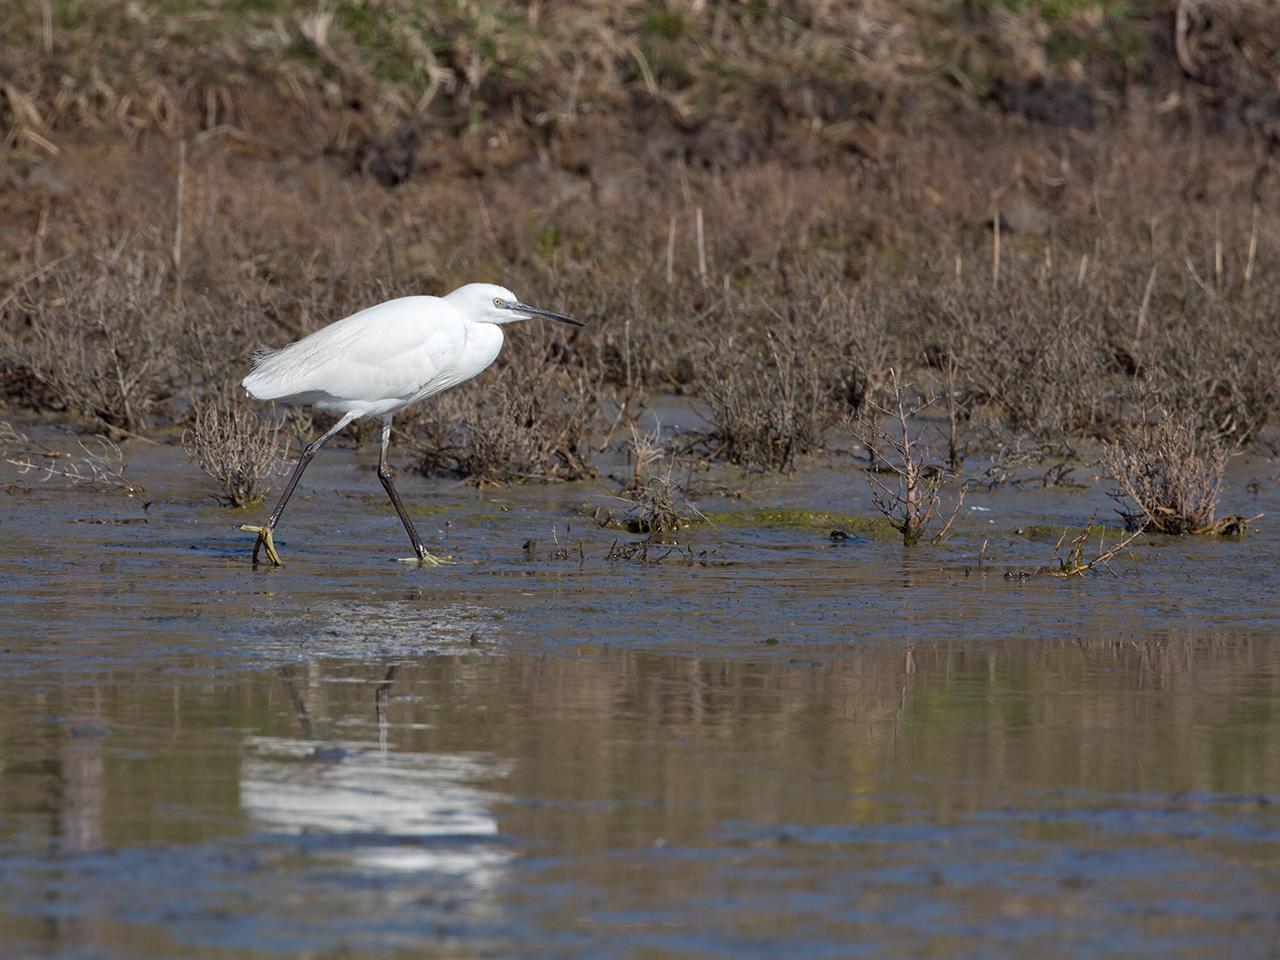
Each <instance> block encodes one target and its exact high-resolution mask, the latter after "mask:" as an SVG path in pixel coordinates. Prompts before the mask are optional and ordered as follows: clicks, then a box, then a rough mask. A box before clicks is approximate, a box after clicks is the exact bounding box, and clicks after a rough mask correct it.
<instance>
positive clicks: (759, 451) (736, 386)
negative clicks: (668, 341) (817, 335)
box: [702, 329, 830, 473]
mask: <svg viewBox="0 0 1280 960" xmlns="http://www.w3.org/2000/svg"><path fill="white" fill-rule="evenodd" d="M761 339H762V342H761V343H758V344H752V343H751V342H750V341H747V342H745V343H744V342H743V341H742V340H735V339H734V338H732V337H727V338H725V339H724V340H722V341H721V342H720V347H719V350H720V353H719V356H718V357H716V358H715V359H714V360H713V361H712V364H713V368H712V370H711V371H710V374H709V376H707V378H706V380H705V381H704V383H703V390H702V394H703V396H704V398H705V399H706V402H707V407H708V414H709V417H710V419H711V422H712V425H713V426H712V429H711V431H710V433H709V434H708V436H707V442H708V446H709V448H710V452H711V455H712V456H713V457H720V458H723V459H725V460H727V461H729V462H730V463H734V464H737V465H739V466H742V467H748V468H760V469H765V470H778V471H781V472H784V473H789V472H791V471H792V470H794V469H795V466H796V458H797V457H799V456H802V455H804V454H806V453H810V452H811V451H813V450H816V449H817V448H818V447H819V446H820V445H821V443H822V434H823V430H824V428H825V426H826V423H827V418H828V417H829V416H830V414H829V411H828V410H827V409H826V407H825V404H824V403H823V385H822V372H821V366H820V363H821V360H820V358H819V357H817V356H815V355H814V353H813V351H812V350H811V349H809V347H808V345H807V344H806V343H805V342H804V341H803V339H802V338H800V337H798V336H796V334H795V333H794V331H789V330H786V329H783V330H781V331H780V332H778V333H775V332H774V331H772V330H766V331H765V333H764V336H763V337H762V338H761Z"/></svg>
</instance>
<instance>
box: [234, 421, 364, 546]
mask: <svg viewBox="0 0 1280 960" xmlns="http://www.w3.org/2000/svg"><path fill="white" fill-rule="evenodd" d="M354 419H355V416H354V415H353V414H350V413H348V414H345V415H344V416H343V417H342V419H341V420H339V421H338V422H337V423H336V424H334V425H333V427H332V428H331V429H329V430H328V431H327V432H326V433H325V434H324V435H323V436H320V437H317V438H316V439H314V440H312V441H311V442H310V443H308V444H307V445H306V446H305V447H304V448H303V449H302V456H301V457H299V458H298V465H297V466H296V467H294V468H293V473H291V474H289V482H288V483H286V484H285V486H284V493H282V494H281V495H280V500H279V502H278V503H276V506H275V509H274V510H272V511H271V515H270V516H269V517H267V522H266V523H265V524H263V525H262V526H261V527H251V526H242V527H241V528H240V529H241V530H244V531H245V532H246V533H256V534H257V535H258V542H257V543H255V544H254V545H253V562H254V563H255V564H256V563H257V562H258V553H259V551H261V550H262V549H263V548H264V547H265V548H266V550H267V559H268V560H270V561H271V563H272V564H274V565H275V566H277V567H278V566H280V565H281V561H280V555H279V554H278V553H276V547H275V544H274V543H273V542H272V538H271V532H272V531H273V530H275V528H276V524H277V523H279V522H280V517H281V516H282V515H283V514H284V508H285V507H286V506H287V505H288V503H289V498H290V497H292V496H293V491H294V488H296V487H297V486H298V481H299V480H301V479H302V471H304V470H306V469H307V464H309V463H310V462H311V461H312V459H313V458H314V457H315V455H316V454H317V453H319V452H320V448H321V447H323V446H324V445H325V443H327V442H328V440H329V438H331V437H332V436H333V435H334V434H335V433H337V432H338V431H339V430H341V429H342V428H343V427H345V426H346V425H347V424H349V423H350V422H351V421H352V420H354Z"/></svg>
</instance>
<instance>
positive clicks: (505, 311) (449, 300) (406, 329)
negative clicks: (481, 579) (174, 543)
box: [240, 283, 584, 566]
mask: <svg viewBox="0 0 1280 960" xmlns="http://www.w3.org/2000/svg"><path fill="white" fill-rule="evenodd" d="M534 317H546V318H548V319H551V320H558V321H560V322H561V323H567V324H570V325H571V326H575V327H581V326H584V324H583V322H582V321H581V320H574V319H573V318H572V317H566V316H565V315H564V314H562V313H555V312H554V311H551V310H543V309H542V308H540V307H531V306H529V305H527V304H524V303H521V302H520V301H519V299H518V298H517V297H516V295H515V294H514V293H512V292H511V291H510V290H508V289H506V288H505V287H500V286H497V285H495V284H492V283H469V284H467V285H466V286H463V287H459V288H458V289H457V290H454V291H453V292H452V293H450V294H449V295H448V296H445V297H401V298H399V299H397V300H388V301H387V302H386V303H380V304H378V305H377V306H376V307H370V308H369V309H367V310H361V311H360V312H359V313H353V314H352V315H351V316H349V317H346V318H345V319H343V320H338V321H336V322H334V323H331V324H329V326H327V327H324V328H323V329H320V330H317V331H316V332H315V333H313V334H311V335H310V336H306V337H303V338H302V339H301V340H299V341H297V342H296V343H291V344H289V345H288V346H287V347H282V348H281V349H279V350H269V351H265V352H263V353H260V354H258V355H257V356H255V357H254V366H253V372H252V373H250V374H249V375H248V376H247V377H245V378H244V380H243V381H242V385H243V386H244V388H245V390H247V391H248V392H249V395H250V396H251V397H253V398H254V399H255V400H277V401H280V402H282V403H300V404H311V405H312V406H314V407H316V409H318V410H324V411H326V412H329V413H336V414H339V415H340V416H339V419H338V422H337V423H335V424H334V425H333V427H332V428H331V429H330V430H329V431H328V432H327V433H325V434H324V435H323V436H320V437H317V438H316V439H315V440H313V441H311V443H309V444H307V446H306V448H305V449H303V451H302V456H301V457H300V458H299V459H298V465H297V466H296V467H294V468H293V473H292V474H291V475H290V476H289V482H288V483H287V484H286V485H285V488H284V494H283V495H282V496H281V497H280V502H279V503H277V504H276V506H275V509H274V510H272V511H271V515H270V516H269V517H267V521H266V523H264V524H263V525H262V526H260V527H252V526H242V527H241V528H240V529H241V530H244V531H245V532H247V533H256V534H257V535H258V540H257V542H256V543H255V544H254V545H253V560H254V563H257V562H258V553H259V552H260V551H262V550H264V549H265V550H266V554H267V559H268V560H270V561H271V563H273V564H275V565H277V566H279V565H280V562H281V561H280V554H279V553H277V552H276V548H275V544H274V543H273V542H272V538H271V534H272V531H273V530H274V529H275V527H276V524H277V523H279V522H280V516H281V514H283V513H284V508H285V505H286V504H287V503H288V502H289V497H290V496H291V495H292V494H293V489H294V487H296V486H297V485H298V480H299V478H300V477H301V476H302V471H303V470H305V469H306V468H307V464H308V463H310V462H311V459H312V457H314V456H315V455H316V453H317V451H319V449H320V448H321V447H322V446H324V444H325V442H326V441H327V440H328V439H329V438H330V437H332V436H333V435H334V434H335V433H337V432H338V431H339V430H341V429H342V428H343V427H345V426H346V425H347V424H349V423H351V422H352V421H354V420H358V419H359V418H360V417H373V416H377V417H381V418H382V450H381V453H380V454H379V456H378V468H377V472H378V479H379V480H381V481H382V485H383V487H385V488H386V491H387V495H388V496H389V497H391V503H392V505H393V506H394V507H395V508H396V513H398V514H399V515H400V522H401V523H403V524H404V529H405V532H406V533H408V534H409V540H410V541H412V543H413V550H414V553H415V554H416V556H414V557H410V558H408V559H407V560H406V562H408V563H425V564H431V565H433V566H437V565H439V564H440V563H442V562H443V561H441V560H440V559H438V558H436V557H433V556H432V555H431V554H430V553H428V552H427V548H426V547H424V546H423V545H422V538H421V537H419V536H418V531H417V530H415V529H414V526H413V521H412V520H410V519H409V514H408V513H406V512H405V509H404V504H403V503H402V502H401V500H400V494H399V493H397V492H396V485H395V482H394V480H393V479H392V472H391V467H390V465H389V464H388V463H387V446H388V444H389V443H390V441H391V417H392V414H394V413H395V412H396V411H397V410H400V409H402V408H404V407H407V406H408V405H409V404H411V403H416V402H417V401H419V400H423V399H425V398H427V397H431V396H434V395H435V394H437V393H440V392H442V391H444V390H448V389H449V388H450V387H455V386H457V385H458V384H460V383H463V382H464V381H466V380H470V379H471V378H472V377H474V376H476V375H477V374H478V373H480V372H481V371H483V370H484V369H485V368H486V367H488V366H489V364H491V363H493V361H494V360H495V359H497V356H498V351H499V350H501V349H502V339H503V336H502V325H503V324H506V323H512V322H513V321H516V320H529V319H532V318H534Z"/></svg>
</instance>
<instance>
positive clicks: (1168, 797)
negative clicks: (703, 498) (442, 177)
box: [0, 448, 1280, 958]
mask: <svg viewBox="0 0 1280 960" xmlns="http://www.w3.org/2000/svg"><path fill="white" fill-rule="evenodd" d="M368 467H369V464H368V463H367V462H366V457H365V456H364V455H356V454H353V453H352V452H351V451H344V450H334V451H326V452H325V455H324V456H323V457H322V458H321V459H320V460H318V461H317V463H316V465H315V466H314V467H313V468H312V471H311V472H310V473H309V474H308V478H307V482H306V483H304V485H303V489H302V493H303V494H305V495H306V499H296V500H295V502H294V503H293V504H292V505H291V508H290V512H289V513H288V514H287V515H286V518H285V523H284V527H283V529H282V531H281V533H280V535H279V537H278V538H277V543H278V545H279V546H280V549H281V552H282V554H283V555H284V557H285V560H286V562H287V566H286V567H285V568H283V569H282V570H275V571H270V570H258V571H254V570H252V569H251V568H250V567H249V565H248V563H247V551H248V548H249V546H250V545H251V543H250V539H249V538H247V537H246V536H245V535H243V534H240V533H239V532H238V531H236V529H235V527H236V525H237V524H238V523H240V522H244V520H245V519H246V518H245V517H242V516H239V515H236V514H233V513H231V512H229V511H226V510H222V509H220V508H217V507H214V506H211V505H209V501H207V499H206V500H202V497H203V495H204V493H205V492H206V491H205V488H204V487H203V486H202V485H201V484H200V483H199V482H198V481H197V480H196V479H195V477H194V476H193V473H192V470H191V469H190V468H189V467H187V466H186V465H185V464H184V463H183V462H182V460H181V455H180V454H178V453H176V452H175V451H173V450H171V449H168V448H160V449H155V448H147V449H144V450H140V451H138V452H137V453H136V454H135V459H134V462H133V464H132V467H131V470H132V473H133V476H134V478H135V479H137V480H139V481H140V482H142V483H144V484H145V485H146V487H147V496H148V497H149V498H154V500H153V503H152V505H151V506H150V508H149V509H148V510H147V511H146V512H145V513H144V512H143V510H142V509H141V507H140V505H139V504H138V503H136V502H134V501H130V500H128V499H127V498H123V497H119V496H108V495H101V494H93V493H88V492H82V491H67V490H61V489H55V488H53V487H50V486H48V485H43V484H39V483H32V482H28V481H24V480H22V479H21V478H18V479H17V481H16V486H14V487H12V488H10V492H9V493H8V494H6V495H0V524H2V525H3V530H4V531H5V536H4V537H3V538H2V539H0V591H2V593H3V606H2V607H0V644H2V646H0V657H2V659H0V664H2V666H3V670H2V672H0V771H2V775H0V955H3V956H33V957H95V958H96V957H109V958H114V957H122V958H123V957H185V956H197V957H221V956H244V955H257V954H261V955H263V956H280V955H293V954H298V953H303V952H305V953H307V954H309V955H311V956H368V955H377V954H393V955H404V956H423V955H429V956H456V957H472V956H485V957H488V956H493V957H509V956H535V957H543V956H545V957H595V956H604V957H636V958H659V957H662V958H666V957H795V956H805V957H860V956H866V957H904V956H947V957H959V956H965V957H1028V958H1030V957H1036V958H1044V957H1050V958H1052V957H1205V958H1209V957H1214V958H1217V957H1226V956H1232V957H1275V956H1278V955H1280V954H1278V953H1277V949H1278V947H1280V642H1277V630H1278V628H1280V612H1278V610H1277V605H1276V603H1275V599H1276V596H1277V588H1278V587H1280V568H1278V566H1277V561H1276V557H1277V555H1278V554H1277V547H1278V546H1280V543H1278V542H1277V538H1276V536H1275V534H1274V533H1272V532H1271V527H1270V526H1268V525H1267V524H1265V523H1264V525H1263V527H1262V528H1261V530H1260V531H1258V532H1257V533H1256V535H1255V536H1253V537H1251V538H1250V539H1248V540H1246V541H1244V542H1243V543H1240V542H1225V541H1224V542H1186V541H1168V542H1164V543H1159V544H1155V545H1151V546H1146V547H1143V548H1141V549H1140V550H1139V551H1137V552H1136V553H1135V554H1134V555H1133V557H1132V558H1130V560H1128V561H1127V562H1125V563H1122V564H1120V565H1119V566H1118V568H1117V571H1116V572H1117V573H1118V574H1120V576H1118V577H1115V578H1111V577H1097V578H1091V579H1087V580H1083V581H1078V582H1060V581H1056V580H1051V579H1044V578H1040V579H1033V580H1029V581H1026V582H1020V581H1017V580H1011V579H1008V578H1007V577H1006V576H1005V574H1006V573H1008V572H1010V571H1016V570H1025V569H1029V568H1032V567H1034V566H1036V565H1039V564H1043V563H1044V562H1045V561H1046V560H1047V559H1048V556H1049V554H1050V552H1051V551H1052V548H1053V541H1054V540H1055V539H1056V536H1057V534H1056V533H1054V532H1053V531H1051V530H1048V529H1038V528H1035V527H1033V526H1031V525H1032V524H1034V523H1049V524H1064V523H1081V522H1084V521H1087V520H1088V519H1089V517H1090V516H1092V515H1093V514H1094V512H1095V511H1099V516H1101V515H1102V513H1103V512H1105V511H1106V509H1107V507H1106V500H1105V497H1104V496H1102V495H1101V493H1099V492H1097V491H1092V492H1072V491H1037V492H1030V491H1026V492H1020V491H1016V490H1008V489H1006V490H1002V491H997V492H995V493H992V494H989V495H985V496H984V495H978V494H975V495H972V496H971V497H970V500H969V506H970V507H973V508H976V509H971V510H967V511H966V514H965V517H964V519H963V521H962V522H961V524H960V534H959V536H957V537H956V538H955V540H954V541H953V542H952V543H950V544H948V545H945V546H943V547H939V548H933V549H923V548H922V549H917V550H916V551H913V552H910V553H904V551H903V549H902V548H901V546H900V545H897V544H894V543H892V542H890V541H888V540H886V539H883V538H880V537H878V536H877V534H876V530H875V529H874V527H867V528H866V529H864V530H863V531H862V536H855V537H854V538H853V539H850V540H848V541H844V542H840V543H833V542H832V541H831V540H830V539H829V538H828V537H827V534H828V533H829V530H830V528H831V526H842V527H853V526H856V524H857V520H858V518H859V517H861V516H865V515H866V513H867V507H866V503H865V500H864V494H863V492H862V491H861V490H860V489H859V485H858V484H857V483H854V482H851V481H850V479H849V477H848V475H847V474H846V473H844V472H842V471H840V470H839V469H838V468H834V467H833V468H827V469H815V470H812V471H809V472H808V473H806V474H805V475H803V476H801V477H798V478H796V479H794V480H791V481H786V482H771V483H769V484H759V485H757V487H756V488H755V489H754V490H753V499H752V500H750V501H748V502H739V501H724V502H715V501H710V502H705V503H703V504H702V506H703V508H704V509H705V510H707V511H708V513H710V514H711V515H712V516H713V517H714V518H715V519H716V524H715V525H714V526H713V527H709V528H704V529H699V530H697V531H694V533H693V534H692V543H693V546H694V556H693V561H692V562H689V561H688V560H686V559H683V558H682V557H681V556H679V555H677V554H673V555H671V556H667V557H666V559H665V560H664V561H663V562H662V563H661V564H660V565H656V566H653V565H651V566H644V565H642V564H640V563H637V562H634V561H623V560H609V559H607V557H608V555H609V552H610V550H611V548H612V547H613V545H614V542H615V541H619V542H621V543H625V542H627V541H629V540H630V539H633V538H631V537H629V536H628V535H627V534H625V533H620V532H618V531H616V530H610V529H606V528H601V527H598V526H596V525H595V524H593V523H592V522H591V521H590V520H588V519H586V518H585V517H583V516H581V514H582V513H583V512H584V511H583V509H582V504H583V503H584V502H585V503H588V504H590V505H591V506H592V507H596V506H604V507H606V508H608V507H613V508H615V509H616V508H617V507H618V506H619V505H618V504H617V503H616V502H614V501H610V500H609V499H608V496H607V494H608V489H607V485H604V484H601V485H596V486H578V487H568V488H566V487H553V488H537V489H531V490H516V491H511V490H505V491H501V492H499V493H496V494H486V495H483V496H479V497H477V496H476V495H475V494H474V493H473V492H471V491H469V490H468V489H466V488H463V487H458V486H456V485H450V484H443V483H432V484H428V483H425V482H422V481H413V480H411V479H406V480H405V481H404V482H403V490H404V493H405V495H406V498H407V499H411V500H412V501H413V502H414V503H415V504H416V505H417V506H416V507H415V509H417V510H418V511H419V518H420V523H421V525H422V526H423V528H424V534H426V533H427V531H430V539H431V542H432V544H431V545H432V547H433V549H437V548H438V549H439V551H440V552H448V553H451V554H452V555H454V556H455V557H456V558H457V559H458V560H459V561H460V562H459V563H458V565H456V566H452V567H447V568H442V569H439V570H425V571H424V570H418V569H416V568H411V567H407V566H403V565H398V564H396V563H394V562H393V558H394V557H396V556H401V555H404V554H405V553H406V552H407V551H405V549H404V547H405V546H406V544H403V543H401V539H402V537H403V534H402V532H401V531H400V529H399V526H398V523H397V521H396V519H395V516H394V514H393V513H392V512H391V510H390V508H389V506H387V505H385V504H384V503H383V501H382V499H381V497H380V495H379V494H380V491H379V489H378V487H377V485H376V482H375V481H374V478H373V476H372V474H371V472H370V471H369V469H368ZM1268 469H1270V472H1271V473H1274V465H1271V466H1270V468H1268V465H1266V464H1253V465H1250V464H1239V463H1238V464H1236V475H1235V476H1234V477H1233V484H1232V488H1231V490H1230V491H1229V494H1228V499H1229V500H1230V501H1234V502H1231V503H1229V504H1228V505H1229V506H1232V507H1234V508H1235V509H1236V510H1237V511H1238V512H1247V513H1254V512H1258V511H1262V510H1265V511H1267V512H1269V513H1270V514H1271V515H1272V516H1276V515H1280V496H1277V492H1278V491H1280V484H1277V483H1276V482H1275V481H1274V480H1273V479H1271V477H1270V475H1269V473H1268ZM4 479H5V480H13V479H15V478H13V477H12V476H6V477H5V478H4ZM1251 480H1256V481H1259V482H1258V483H1257V484H1256V485H1254V486H1253V487H1252V488H1251V489H1252V491H1253V492H1250V488H1249V487H1247V486H1246V484H1248V483H1249V481H1251ZM25 489H29V490H30V492H24V490H25ZM144 520H145V521H146V522H138V521H144ZM855 532H856V531H855ZM531 540H532V541H535V542H534V543H532V544H529V545H528V546H525V545H526V543H527V542H528V541H531ZM983 542H986V544H987V547H986V550H985V552H984V562H983V564H982V565H981V566H979V565H978V562H977V556H978V553H979V550H980V548H981V545H982V543H983ZM663 555H664V554H662V553H657V552H655V553H653V554H651V556H650V559H651V560H653V559H657V558H659V557H661V556H663Z"/></svg>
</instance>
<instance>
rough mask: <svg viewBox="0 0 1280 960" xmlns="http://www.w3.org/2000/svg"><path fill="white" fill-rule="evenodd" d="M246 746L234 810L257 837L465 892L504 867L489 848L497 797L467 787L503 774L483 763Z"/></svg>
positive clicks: (368, 747) (302, 744)
mask: <svg viewBox="0 0 1280 960" xmlns="http://www.w3.org/2000/svg"><path fill="white" fill-rule="evenodd" d="M246 746H247V748H248V749H247V756H246V759H245V762H244V765H243V768H242V773H241V780H240V802H241V805H242V807H243V809H244V810H245V811H246V812H247V813H249V814H250V815H251V816H252V817H253V819H254V820H255V821H257V823H258V824H259V825H260V826H261V827H263V828H264V829H266V830H270V831H275V832H279V833H289V834H308V835H317V837H316V838H317V840H320V841H321V844H320V846H321V847H322V848H323V849H324V851H325V853H326V854H336V855H337V856H339V857H341V858H342V859H344V860H347V861H349V862H350V863H352V864H353V865H355V866H358V867H360V868H361V869H364V870H370V871H378V872H392V871H394V872H409V871H419V872H420V871H430V872H435V873H447V874H451V875H454V876H456V877H459V878H462V879H465V881H466V883H467V884H468V886H470V887H472V888H473V890H474V889H476V888H487V887H490V886H492V885H493V884H495V883H496V882H497V881H498V880H499V879H500V877H501V874H502V872H503V870H504V868H505V866H506V864H507V863H508V861H510V859H511V856H512V854H511V852H510V851H509V850H507V849H505V848H504V847H502V846H501V845H499V844H498V843H496V842H494V840H493V839H492V838H495V837H496V836H497V833H498V824H497V821H496V820H495V819H494V816H493V813H492V812H491V811H492V808H493V805H494V803H495V800H496V797H495V796H494V795H493V794H491V793H489V792H487V791H485V790H481V789H479V788H477V787H474V786H470V785H469V784H471V783H474V782H476V781H480V780H487V779H492V778H494V777H499V776H504V775H506V773H507V772H508V768H507V766H506V765H505V764H503V763H501V762H499V761H496V760H494V759H492V758H488V757H481V756H470V755H453V754H428V753H386V752H385V751H384V749H380V748H379V745H378V744H374V743H352V742H344V743H323V742H320V743H318V742H316V741H314V740H292V739H284V738H277V737H251V738H250V739H249V740H248V741H247V743H246ZM327 839H333V840H339V839H340V840H341V841H342V842H341V843H340V844H337V848H338V849H336V850H335V849H334V845H331V844H328V843H325V842H324V841H325V840H327Z"/></svg>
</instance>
